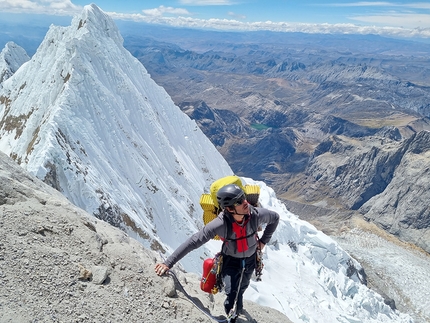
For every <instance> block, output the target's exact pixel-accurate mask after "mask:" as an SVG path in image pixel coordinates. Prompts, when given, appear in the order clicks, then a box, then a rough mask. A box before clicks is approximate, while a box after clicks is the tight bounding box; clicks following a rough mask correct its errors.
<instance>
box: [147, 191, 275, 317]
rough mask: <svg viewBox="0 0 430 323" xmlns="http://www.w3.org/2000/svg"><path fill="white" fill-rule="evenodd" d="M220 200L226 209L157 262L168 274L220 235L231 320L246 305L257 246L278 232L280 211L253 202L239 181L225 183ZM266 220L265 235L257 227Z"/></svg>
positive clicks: (158, 269)
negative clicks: (188, 255)
mask: <svg viewBox="0 0 430 323" xmlns="http://www.w3.org/2000/svg"><path fill="white" fill-rule="evenodd" d="M216 197H217V201H218V204H219V206H220V207H221V208H222V209H223V211H222V212H221V213H220V214H219V215H218V217H216V218H215V219H214V220H212V221H211V222H209V223H208V224H207V225H205V226H204V227H203V228H202V229H201V230H200V231H199V232H197V233H195V234H193V235H192V236H191V237H190V238H188V239H187V240H186V241H185V242H184V243H182V244H181V245H180V246H179V247H178V248H177V249H176V250H175V251H174V252H173V254H172V255H171V256H170V257H168V258H167V259H166V260H165V261H164V262H163V263H158V264H156V265H155V272H156V273H157V274H158V275H160V276H161V275H163V274H165V273H166V272H167V271H168V270H169V269H170V268H172V266H173V265H174V264H175V263H177V262H178V261H179V260H180V259H182V258H183V257H184V256H185V255H187V254H188V253H189V252H190V251H192V250H194V249H197V248H199V247H200V246H202V245H203V244H205V243H206V242H208V241H209V240H210V239H212V238H214V237H215V236H216V235H218V236H219V237H220V238H221V239H222V240H223V245H222V248H221V252H222V255H223V261H222V269H221V276H222V280H223V283H224V291H225V293H226V295H227V298H226V300H225V302H224V309H225V312H226V314H227V316H228V318H229V322H231V323H234V322H236V317H237V315H238V314H240V313H241V311H242V309H243V293H244V292H245V290H246V289H247V288H248V286H249V283H250V279H251V276H252V273H253V271H254V269H255V266H256V254H257V249H260V250H262V249H263V248H264V246H265V245H266V244H267V243H268V242H269V240H270V238H271V237H272V234H273V233H274V231H275V229H276V227H277V225H278V222H279V215H278V214H277V213H276V212H274V211H270V210H268V209H265V208H260V207H254V206H251V205H250V204H249V203H248V202H247V200H246V196H245V193H244V191H243V190H242V189H241V188H240V187H239V186H237V185H235V184H229V185H226V186H224V187H221V188H220V189H219V190H218V192H217V194H216ZM261 224H266V227H265V229H264V231H263V234H262V236H261V238H258V234H257V228H258V227H259V226H260V225H261Z"/></svg>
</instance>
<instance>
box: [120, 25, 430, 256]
mask: <svg viewBox="0 0 430 323" xmlns="http://www.w3.org/2000/svg"><path fill="white" fill-rule="evenodd" d="M124 29H125V28H124ZM125 46H126V48H128V49H129V50H130V51H131V53H133V55H134V56H136V57H137V58H139V60H140V61H141V62H142V63H143V64H144V65H145V66H147V68H148V72H149V73H150V74H151V76H152V77H153V78H154V80H156V82H157V83H158V84H160V85H162V86H163V87H164V88H165V89H166V91H167V92H168V93H169V94H170V96H171V97H172V98H173V100H174V101H175V103H176V104H177V105H178V106H180V107H181V109H182V110H183V111H184V112H186V113H187V114H188V115H189V116H190V117H191V118H192V119H194V120H196V122H197V123H198V124H199V126H200V128H201V129H202V130H203V131H204V133H205V134H206V135H207V136H208V137H209V138H210V139H211V141H212V142H213V143H214V144H215V145H216V147H217V148H218V150H219V151H220V152H221V153H222V154H223V156H224V157H225V158H226V160H227V161H228V162H229V164H230V165H231V167H232V169H233V171H234V172H235V173H237V174H239V175H243V176H250V177H253V178H256V179H259V180H264V181H266V182H267V183H269V184H270V185H271V186H272V187H274V188H275V190H276V192H277V194H278V196H280V197H281V198H283V199H284V201H285V202H286V203H287V205H288V206H289V207H290V208H291V209H292V210H293V211H294V212H296V213H298V214H300V215H301V216H306V218H307V219H308V220H310V221H313V220H317V219H318V218H319V215H318V214H332V215H336V218H339V219H341V220H340V221H343V220H345V219H348V218H349V217H350V216H351V214H355V215H357V216H360V217H361V216H364V217H365V218H366V219H368V220H370V221H374V222H375V223H377V224H378V225H380V226H381V227H383V228H384V229H386V230H387V231H388V232H390V233H392V234H395V235H396V236H398V237H400V238H401V239H403V240H405V241H408V242H412V243H414V244H416V245H418V246H419V247H421V248H423V249H424V250H426V251H427V252H430V235H429V234H428V232H429V225H430V209H429V207H428V203H427V202H426V201H427V200H428V198H429V197H430V196H429V193H428V192H429V191H430V190H429V188H430V173H429V169H428V167H427V165H428V162H429V160H428V156H427V155H428V151H429V147H428V146H429V145H428V144H427V142H428V132H427V131H428V130H430V119H429V116H430V81H429V80H430V58H429V57H428V53H429V52H430V45H428V44H423V43H416V42H413V41H406V40H399V39H388V38H383V37H380V36H372V35H369V36H358V35H311V34H300V33H295V34H294V33H265V32H257V33H219V32H204V31H194V30H188V31H181V32H179V31H177V30H176V31H175V30H174V29H166V28H159V29H157V30H155V29H149V31H148V32H144V31H143V30H142V31H141V36H138V31H137V30H136V29H135V30H134V31H133V32H132V31H131V29H129V33H128V34H127V32H125ZM411 147H420V148H419V149H414V148H411ZM415 155H416V157H413V156H415ZM417 158H418V159H419V160H420V161H418V160H416V159H417ZM412 163H413V164H412ZM418 163H420V164H419V165H418ZM411 168H413V169H414V170H413V171H412V170H411ZM423 178H424V179H425V181H424V182H425V183H428V184H425V183H423V182H422V180H421V179H423ZM418 192H419V193H418ZM417 193H418V194H417ZM412 200H414V201H415V202H414V203H411V201H412ZM393 201H396V202H393ZM411 204H412V205H411ZM388 205H391V206H390V207H388ZM306 206H309V207H311V206H312V207H316V208H317V209H318V210H319V212H318V214H315V215H314V216H312V215H311V214H308V212H307V211H308V210H309V208H306ZM304 210H307V211H304ZM314 210H316V209H314ZM406 210H407V211H406ZM321 222H324V221H318V223H319V227H320V228H322V229H326V230H330V231H331V230H333V228H332V227H333V226H336V224H332V223H330V224H326V225H324V224H321ZM329 227H331V228H329Z"/></svg>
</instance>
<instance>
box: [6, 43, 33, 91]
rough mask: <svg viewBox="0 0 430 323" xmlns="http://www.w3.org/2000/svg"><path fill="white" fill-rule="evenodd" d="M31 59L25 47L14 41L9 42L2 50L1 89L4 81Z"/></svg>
mask: <svg viewBox="0 0 430 323" xmlns="http://www.w3.org/2000/svg"><path fill="white" fill-rule="evenodd" d="M28 60H30V57H28V55H27V53H26V52H25V50H24V48H22V47H21V46H18V45H17V44H15V43H14V42H8V43H7V44H6V46H5V47H4V48H3V50H2V51H1V52H0V89H1V88H2V83H3V82H4V81H6V80H7V79H8V78H9V77H11V76H12V75H13V74H14V73H15V72H16V71H17V70H18V68H19V67H20V66H21V65H22V64H24V63H25V62H27V61H28Z"/></svg>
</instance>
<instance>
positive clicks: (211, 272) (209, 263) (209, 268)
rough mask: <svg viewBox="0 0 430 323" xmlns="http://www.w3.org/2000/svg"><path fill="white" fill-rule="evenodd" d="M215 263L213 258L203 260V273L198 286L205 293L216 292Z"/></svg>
mask: <svg viewBox="0 0 430 323" xmlns="http://www.w3.org/2000/svg"><path fill="white" fill-rule="evenodd" d="M216 274H217V263H216V261H215V258H208V259H206V260H205V261H204V262H203V275H202V279H201V281H200V288H201V290H202V291H204V292H206V293H211V294H216V293H217V292H218V288H216V287H215V285H216Z"/></svg>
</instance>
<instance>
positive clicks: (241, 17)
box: [227, 11, 246, 20]
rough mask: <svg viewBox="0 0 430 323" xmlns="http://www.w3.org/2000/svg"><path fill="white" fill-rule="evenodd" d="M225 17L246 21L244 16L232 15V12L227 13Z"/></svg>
mask: <svg viewBox="0 0 430 323" xmlns="http://www.w3.org/2000/svg"><path fill="white" fill-rule="evenodd" d="M227 15H229V16H230V17H232V18H236V19H240V20H245V19H246V16H245V15H240V14H237V13H234V12H232V11H229V12H227Z"/></svg>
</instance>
